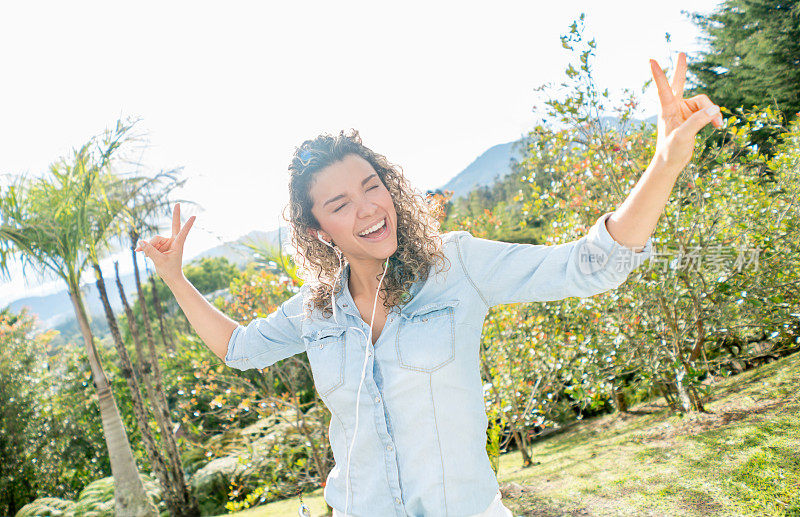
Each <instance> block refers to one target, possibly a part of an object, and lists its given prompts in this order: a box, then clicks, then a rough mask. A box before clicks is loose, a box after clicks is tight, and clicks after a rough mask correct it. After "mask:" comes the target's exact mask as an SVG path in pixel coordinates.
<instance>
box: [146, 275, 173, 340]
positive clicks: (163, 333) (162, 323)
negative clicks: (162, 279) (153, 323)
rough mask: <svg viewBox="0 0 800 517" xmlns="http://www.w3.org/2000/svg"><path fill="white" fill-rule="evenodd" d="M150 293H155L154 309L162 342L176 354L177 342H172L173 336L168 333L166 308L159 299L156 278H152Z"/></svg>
mask: <svg viewBox="0 0 800 517" xmlns="http://www.w3.org/2000/svg"><path fill="white" fill-rule="evenodd" d="M150 291H151V292H152V293H153V307H155V309H156V314H157V315H158V326H159V327H160V328H161V342H162V343H163V344H164V349H165V350H169V351H170V352H173V353H174V352H175V342H174V341H173V340H172V334H171V333H169V332H167V324H166V322H165V321H164V308H163V307H162V306H161V299H160V298H159V297H158V289H156V277H155V276H151V277H150Z"/></svg>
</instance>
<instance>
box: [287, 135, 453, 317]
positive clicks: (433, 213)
mask: <svg viewBox="0 0 800 517" xmlns="http://www.w3.org/2000/svg"><path fill="white" fill-rule="evenodd" d="M351 154H355V155H358V156H361V157H362V158H364V159H365V160H367V161H368V162H369V163H370V165H372V168H373V169H375V172H377V174H378V176H379V177H380V179H381V181H382V182H383V184H384V185H385V186H386V189H387V190H388V191H389V193H390V194H391V197H392V201H393V203H394V208H395V211H396V212H397V250H396V251H395V252H394V253H393V254H392V256H391V257H389V266H388V268H387V271H386V275H385V277H384V280H383V283H382V287H381V291H382V292H383V293H384V302H383V303H384V306H385V307H386V308H387V309H389V310H395V308H397V307H398V306H399V305H401V304H404V303H406V302H407V301H408V299H409V297H410V292H409V291H410V288H411V286H412V284H414V283H416V282H417V281H420V280H422V281H424V280H426V279H427V278H428V274H429V272H430V269H431V266H433V265H434V264H437V265H438V266H439V270H441V269H442V268H443V267H444V263H445V262H448V267H449V261H448V260H447V257H445V255H444V253H442V239H441V235H440V226H439V217H440V215H441V214H442V206H441V205H440V204H438V203H437V202H436V200H435V199H434V198H430V199H426V198H425V197H423V196H422V195H421V194H419V193H418V192H417V191H415V189H414V188H413V187H412V186H411V185H410V184H409V183H408V181H407V180H406V178H405V177H404V176H403V173H402V168H401V167H400V166H398V165H394V164H391V163H390V162H389V161H388V160H387V159H386V157H385V156H383V155H381V154H378V153H376V152H374V151H372V150H371V149H369V148H368V147H366V146H364V145H363V143H362V142H361V137H360V135H359V133H358V131H357V130H355V129H351V132H350V133H345V131H340V132H339V134H338V135H337V136H333V135H331V134H329V133H323V134H321V135H319V136H318V137H316V138H314V139H313V140H306V141H305V142H303V143H302V144H301V145H300V147H296V148H295V152H294V155H293V157H292V161H291V163H290V165H289V173H290V179H289V205H288V208H289V218H288V219H287V221H288V222H289V223H290V225H291V233H292V245H293V246H294V249H295V257H294V259H295V263H296V264H298V265H299V266H300V269H301V271H302V273H301V275H302V276H303V279H304V281H305V282H307V283H309V290H310V293H311V295H310V300H309V301H308V308H313V307H316V308H318V309H320V310H322V312H323V314H325V315H326V316H325V317H328V315H330V314H331V313H332V308H331V290H332V289H333V288H334V285H335V284H336V291H335V292H336V293H339V292H341V290H342V287H343V286H342V285H341V282H337V280H338V275H339V274H341V272H340V269H339V267H340V264H339V258H338V257H337V255H336V253H335V252H334V250H333V249H331V248H330V247H329V246H327V245H326V244H323V243H322V242H320V241H319V240H318V239H316V238H314V236H313V235H312V233H310V232H309V229H316V230H319V229H321V227H320V225H319V222H318V221H317V219H316V217H314V215H313V214H312V213H311V208H312V206H313V203H314V201H313V199H312V198H311V196H310V193H309V190H310V188H311V185H312V184H313V179H314V175H315V174H316V173H317V172H319V171H321V170H323V169H324V168H325V167H327V166H329V165H331V164H333V163H337V162H339V161H341V160H343V159H344V158H345V157H346V156H348V155H351ZM284 219H286V215H285V213H284ZM342 260H343V263H342V267H346V265H347V259H346V258H345V257H342ZM376 279H380V276H376Z"/></svg>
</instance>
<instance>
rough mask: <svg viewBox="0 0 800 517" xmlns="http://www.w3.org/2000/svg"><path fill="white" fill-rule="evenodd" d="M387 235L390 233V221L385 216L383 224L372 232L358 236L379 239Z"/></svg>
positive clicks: (365, 238)
mask: <svg viewBox="0 0 800 517" xmlns="http://www.w3.org/2000/svg"><path fill="white" fill-rule="evenodd" d="M356 235H358V234H356ZM387 235H389V221H388V220H387V219H386V218H385V217H384V218H383V226H381V227H380V228H378V229H377V230H375V231H374V232H372V233H368V234H366V235H358V237H360V238H362V239H364V240H368V241H379V240H381V239H383V238H384V237H386V236H387Z"/></svg>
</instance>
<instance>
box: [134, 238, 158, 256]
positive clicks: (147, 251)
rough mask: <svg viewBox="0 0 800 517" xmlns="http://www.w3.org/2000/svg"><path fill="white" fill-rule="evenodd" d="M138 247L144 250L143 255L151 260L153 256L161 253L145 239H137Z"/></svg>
mask: <svg viewBox="0 0 800 517" xmlns="http://www.w3.org/2000/svg"><path fill="white" fill-rule="evenodd" d="M139 247H140V248H141V249H142V251H143V252H144V256H145V257H147V258H149V259H150V260H153V257H157V256H159V255H161V252H160V251H158V250H157V249H155V248H154V247H153V245H152V244H150V243H149V242H147V241H145V240H140V241H139Z"/></svg>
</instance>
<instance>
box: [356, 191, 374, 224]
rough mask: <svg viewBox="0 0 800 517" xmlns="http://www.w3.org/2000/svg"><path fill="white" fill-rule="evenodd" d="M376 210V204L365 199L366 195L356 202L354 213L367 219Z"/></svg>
mask: <svg viewBox="0 0 800 517" xmlns="http://www.w3.org/2000/svg"><path fill="white" fill-rule="evenodd" d="M377 211H378V205H376V204H375V203H374V202H372V201H370V200H369V199H367V197H366V196H365V197H362V198H361V200H360V201H359V202H358V210H357V211H356V213H357V214H358V217H359V218H360V219H364V220H369V219H370V218H372V216H373V215H375V212H377Z"/></svg>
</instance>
